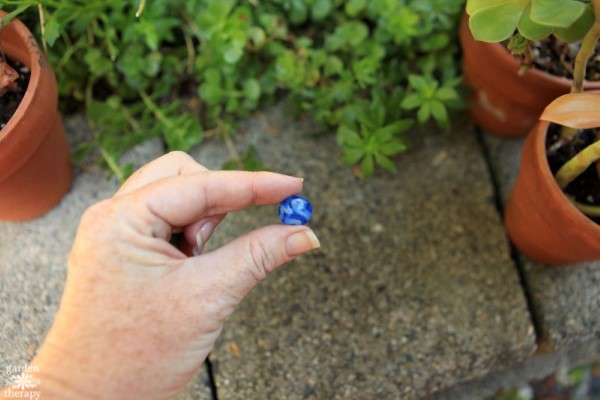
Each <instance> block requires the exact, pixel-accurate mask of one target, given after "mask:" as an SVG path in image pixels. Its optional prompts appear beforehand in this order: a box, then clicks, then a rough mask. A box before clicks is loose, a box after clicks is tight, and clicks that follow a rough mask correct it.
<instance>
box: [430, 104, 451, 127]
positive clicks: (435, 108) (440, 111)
mask: <svg viewBox="0 0 600 400" xmlns="http://www.w3.org/2000/svg"><path fill="white" fill-rule="evenodd" d="M430 104H431V115H433V118H435V120H436V121H437V122H439V123H440V124H444V123H446V122H448V111H447V110H446V107H445V106H444V104H443V103H442V102H440V101H437V100H432V101H431V102H430Z"/></svg>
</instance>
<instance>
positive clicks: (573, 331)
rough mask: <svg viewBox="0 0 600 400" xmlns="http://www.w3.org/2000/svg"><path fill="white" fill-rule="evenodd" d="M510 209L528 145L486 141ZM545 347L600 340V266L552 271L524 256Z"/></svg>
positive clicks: (515, 141)
mask: <svg viewBox="0 0 600 400" xmlns="http://www.w3.org/2000/svg"><path fill="white" fill-rule="evenodd" d="M483 139H484V143H485V145H486V146H487V148H488V153H489V155H490V161H491V164H492V165H493V167H494V170H495V174H496V176H497V178H498V184H499V188H500V193H501V198H502V201H503V202H504V203H505V202H506V200H507V199H508V196H509V194H510V191H511V190H512V186H513V184H514V181H515V179H516V176H517V172H518V169H519V159H520V153H521V147H522V145H523V139H505V138H499V137H497V136H492V135H489V134H484V135H483ZM519 257H520V260H521V264H522V266H523V271H524V276H525V280H526V285H527V289H528V292H529V293H530V297H531V300H532V302H531V303H532V305H533V307H534V310H533V314H534V318H535V320H536V325H537V327H538V330H539V332H538V334H540V336H541V338H540V342H541V344H542V345H543V347H545V348H547V350H548V351H551V350H558V349H562V348H564V347H568V346H570V345H573V344H577V343H581V342H585V341H588V340H590V339H593V338H594V337H600V261H597V262H590V263H581V264H578V265H573V266H569V267H567V268H560V267H548V266H544V265H540V264H538V263H535V262H533V261H531V260H529V259H528V258H527V257H525V256H522V255H519Z"/></svg>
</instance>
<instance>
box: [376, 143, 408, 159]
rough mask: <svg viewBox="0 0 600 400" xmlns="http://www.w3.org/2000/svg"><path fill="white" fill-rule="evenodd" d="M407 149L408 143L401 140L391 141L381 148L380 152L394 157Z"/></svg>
mask: <svg viewBox="0 0 600 400" xmlns="http://www.w3.org/2000/svg"><path fill="white" fill-rule="evenodd" d="M406 149H407V146H406V143H404V142H403V141H401V140H398V139H396V140H391V141H389V142H387V143H385V144H383V145H382V146H381V147H380V148H379V152H380V153H381V154H383V155H385V156H393V155H396V154H398V153H401V152H403V151H405V150H406Z"/></svg>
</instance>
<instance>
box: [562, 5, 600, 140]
mask: <svg viewBox="0 0 600 400" xmlns="http://www.w3.org/2000/svg"><path fill="white" fill-rule="evenodd" d="M597 3H600V0H594V12H595V14H596V22H594V25H592V27H591V28H590V30H589V31H588V32H587V33H586V34H585V37H584V38H583V41H582V42H581V47H580V48H579V51H578V52H577V57H576V58H575V66H574V69H573V84H572V86H571V93H582V92H583V84H584V82H585V72H586V67H587V63H588V60H589V59H590V57H591V56H592V54H593V53H594V51H595V49H596V44H597V43H598V39H600V20H599V18H600V15H599V14H600V4H597ZM576 134H577V129H574V128H569V127H567V126H563V127H562V129H561V131H560V137H561V139H562V141H563V142H568V141H570V140H571V139H573V137H575V135H576Z"/></svg>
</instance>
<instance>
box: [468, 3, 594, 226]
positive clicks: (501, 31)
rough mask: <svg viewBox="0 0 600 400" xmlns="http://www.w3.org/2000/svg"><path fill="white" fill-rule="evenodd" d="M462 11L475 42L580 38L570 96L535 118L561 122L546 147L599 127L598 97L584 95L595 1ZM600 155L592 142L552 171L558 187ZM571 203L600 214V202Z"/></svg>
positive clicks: (489, 6)
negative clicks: (557, 135) (557, 133)
mask: <svg viewBox="0 0 600 400" xmlns="http://www.w3.org/2000/svg"><path fill="white" fill-rule="evenodd" d="M467 13H468V14H469V15H470V19H469V26H470V28H471V32H472V33H473V36H474V37H475V38H477V39H479V40H484V41H490V42H497V41H502V40H506V39H508V38H509V37H511V36H512V35H513V34H515V35H520V36H522V37H523V38H524V39H527V40H540V39H542V38H544V37H546V36H548V35H550V34H554V35H556V36H557V37H558V38H559V39H562V40H565V41H577V40H582V42H581V45H580V47H579V51H578V53H577V56H576V59H575V63H574V66H573V84H572V87H571V94H569V95H565V96H562V97H559V98H558V99H556V100H555V101H554V102H552V103H551V104H550V105H549V106H548V107H547V108H546V109H545V111H544V113H543V114H542V116H541V117H540V119H542V120H546V121H550V122H554V123H557V124H560V125H562V126H563V129H562V130H561V135H560V136H561V137H560V140H559V142H558V143H557V145H555V146H553V149H551V151H556V150H557V148H559V147H560V146H564V145H566V144H568V143H569V142H571V141H573V140H575V139H576V136H577V132H578V129H587V128H596V127H599V126H600V119H598V118H597V112H598V111H597V110H598V108H599V107H600V101H599V99H600V97H599V96H598V95H591V94H587V93H583V83H584V79H585V71H586V65H587V62H588V60H589V59H590V57H591V55H592V54H593V53H594V51H595V48H596V44H597V43H598V40H599V39H600V0H591V1H578V0H497V1H483V0H468V1H467ZM494 15H495V17H494ZM515 30H516V31H517V33H515ZM519 41H520V42H523V41H522V40H519ZM599 159H600V141H598V140H597V141H595V142H594V143H592V144H591V145H589V146H587V147H586V148H584V149H583V150H581V151H580V152H579V153H578V154H577V155H575V156H574V157H573V158H571V159H570V160H569V161H567V162H566V163H565V164H564V165H563V166H562V167H561V168H560V169H559V170H558V171H557V173H556V175H555V178H556V181H557V183H558V185H559V187H560V188H561V189H563V190H564V189H566V187H567V186H568V185H569V184H570V183H571V182H573V180H575V179H576V178H577V177H578V176H579V175H581V174H582V173H583V172H584V171H585V170H586V169H588V168H589V167H590V166H591V165H592V164H594V163H597V162H598V160H599ZM599 180H600V177H599ZM572 201H573V203H574V204H575V206H576V207H578V208H579V209H580V210H581V211H582V212H584V213H585V214H587V215H589V216H594V217H598V216H600V206H591V205H586V204H581V203H578V202H576V201H575V200H574V199H572Z"/></svg>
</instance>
